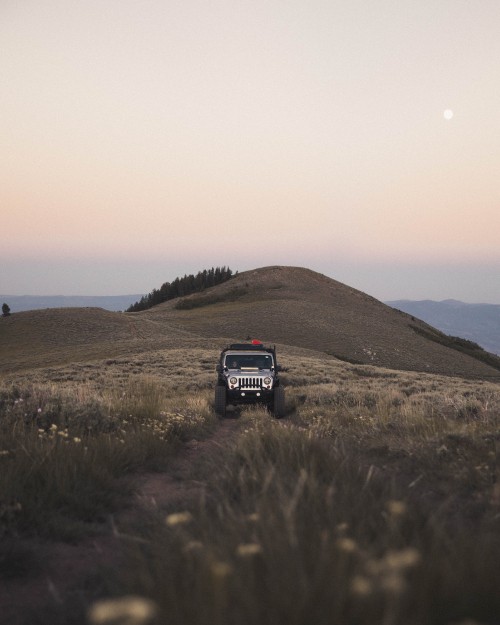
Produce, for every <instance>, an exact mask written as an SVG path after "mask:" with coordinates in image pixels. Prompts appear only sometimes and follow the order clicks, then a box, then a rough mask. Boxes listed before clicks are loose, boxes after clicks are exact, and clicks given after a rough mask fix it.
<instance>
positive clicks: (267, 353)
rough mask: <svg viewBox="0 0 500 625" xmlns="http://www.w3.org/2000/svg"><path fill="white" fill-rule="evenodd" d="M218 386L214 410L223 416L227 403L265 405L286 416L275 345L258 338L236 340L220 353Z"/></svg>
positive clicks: (278, 416)
mask: <svg viewBox="0 0 500 625" xmlns="http://www.w3.org/2000/svg"><path fill="white" fill-rule="evenodd" d="M216 370H217V386H216V387H215V412H216V413H217V414H218V415H220V416H221V417H224V416H225V415H226V406H227V405H228V404H233V405H237V404H257V403H259V404H264V405H266V406H267V407H268V408H269V409H270V410H271V411H272V412H273V414H274V416H275V417H277V418H280V417H283V416H284V415H285V389H284V388H283V386H282V385H281V380H280V378H279V372H280V371H281V370H282V369H281V367H280V366H279V365H278V362H277V360H276V347H275V346H273V347H265V346H264V345H262V343H260V342H259V341H253V342H252V343H233V344H232V345H228V346H227V347H226V348H224V349H223V350H222V352H221V354H220V358H219V364H218V365H217V367H216Z"/></svg>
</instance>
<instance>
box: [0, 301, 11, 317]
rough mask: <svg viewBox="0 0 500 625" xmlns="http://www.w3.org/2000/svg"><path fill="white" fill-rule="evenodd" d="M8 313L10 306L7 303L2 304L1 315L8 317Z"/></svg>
mask: <svg viewBox="0 0 500 625" xmlns="http://www.w3.org/2000/svg"><path fill="white" fill-rule="evenodd" d="M9 315H10V306H9V305H8V304H2V316H3V317H8V316H9Z"/></svg>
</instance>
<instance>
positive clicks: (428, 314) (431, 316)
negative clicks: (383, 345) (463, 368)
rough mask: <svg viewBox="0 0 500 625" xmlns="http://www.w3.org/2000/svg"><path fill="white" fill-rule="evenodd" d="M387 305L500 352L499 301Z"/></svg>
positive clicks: (404, 302) (405, 301)
mask: <svg viewBox="0 0 500 625" xmlns="http://www.w3.org/2000/svg"><path fill="white" fill-rule="evenodd" d="M386 304H387V305H388V306H392V307H393V308H397V309H398V310H402V311H403V312H406V313H408V314H409V315H414V316H415V317H418V318H419V319H422V320H423V321H425V322H426V323H429V324H430V325H432V326H434V327H435V328H438V329H439V330H441V331H442V332H445V333H446V334H450V335H452V336H461V337H463V338H464V339H468V340H469V341H475V342H476V343H479V345H481V347H483V348H484V349H486V350H487V351H489V352H492V353H493V354H498V355H500V304H466V303H465V302H459V301H457V300H453V299H448V300H444V301H442V302H436V301H433V300H421V301H412V300H396V301H392V302H386Z"/></svg>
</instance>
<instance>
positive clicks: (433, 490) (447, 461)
mask: <svg viewBox="0 0 500 625" xmlns="http://www.w3.org/2000/svg"><path fill="white" fill-rule="evenodd" d="M273 271H274V270H273ZM276 275H277V274H276ZM242 276H244V274H242ZM270 276H275V273H273V272H271V273H269V272H266V275H265V276H264V278H265V280H264V284H268V283H269V279H270ZM258 277H259V276H258ZM273 279H274V278H273ZM245 280H248V276H247V277H246V278H245ZM231 282H232V281H230V282H229V283H227V285H222V286H227V288H233V287H234V285H233V286H231ZM308 284H309V286H308V287H307V288H308V289H309V291H308V293H309V295H310V297H311V298H312V301H313V300H314V297H316V295H315V293H317V289H316V287H315V283H312V286H311V283H308ZM240 286H241V285H240ZM330 286H331V285H330ZM258 288H259V289H260V290H261V291H264V290H265V289H263V285H262V283H258ZM283 288H284V287H280V288H278V287H277V286H276V287H275V288H271V287H269V290H268V291H267V295H265V297H269V298H270V299H269V300H268V301H269V302H271V303H273V302H274V303H273V306H276V308H273V309H271V308H268V309H267V310H268V316H265V315H264V312H265V310H266V306H265V298H264V300H263V301H262V302H260V304H259V303H258V302H257V301H256V299H255V298H256V296H255V294H254V295H251V294H250V293H248V292H247V293H246V294H245V295H241V294H240V295H238V297H246V298H248V300H247V304H248V305H249V306H250V308H247V309H245V310H247V312H248V311H252V310H253V311H255V310H256V308H252V307H253V306H262V311H263V317H262V319H261V325H260V327H259V328H258V329H259V330H260V332H259V335H258V336H259V338H267V337H268V336H269V335H267V336H266V335H264V334H263V333H262V330H265V331H266V332H269V324H271V327H273V328H276V331H277V334H279V332H281V334H279V336H280V337H284V336H285V334H286V331H287V326H286V324H284V323H283V324H282V326H283V327H280V329H279V331H278V323H277V322H276V321H275V320H273V319H274V317H273V314H271V312H269V311H270V310H274V311H277V310H283V311H286V310H287V309H289V310H291V311H292V313H291V317H292V321H291V323H290V326H289V327H288V332H289V334H288V336H287V340H282V341H281V342H278V345H277V349H278V354H279V356H280V362H281V364H282V365H283V366H284V367H285V368H286V371H285V373H284V374H283V381H284V383H285V385H286V389H287V400H286V407H287V410H286V412H287V414H286V417H285V418H284V419H280V420H276V419H274V418H273V417H272V416H271V415H270V414H269V413H267V412H266V411H265V410H263V409H261V408H258V407H250V408H242V409H238V410H236V409H232V410H229V411H228V416H227V418H226V419H224V420H219V419H218V418H217V417H216V415H215V413H214V411H213V403H212V402H213V385H214V382H215V371H214V369H215V364H216V361H217V357H218V353H219V350H220V348H221V347H223V346H224V345H225V344H226V343H227V342H228V340H229V339H225V338H220V337H218V336H217V334H216V330H217V329H218V328H219V329H220V328H221V327H222V326H218V325H217V324H218V323H219V322H218V321H217V319H218V318H219V316H220V313H221V311H222V312H224V314H227V318H228V326H227V327H226V328H225V332H224V333H223V335H222V336H227V335H228V334H229V336H231V334H230V332H229V331H230V330H231V331H233V330H234V328H235V326H234V325H232V324H234V323H236V322H235V321H234V319H236V317H234V319H233V318H232V317H231V315H229V312H230V311H231V310H235V309H233V308H232V307H234V306H236V305H237V304H238V302H237V301H229V300H224V299H223V297H222V295H221V294H220V293H219V295H218V297H220V298H222V299H221V300H219V301H218V302H216V303H213V302H212V304H209V305H207V306H199V305H195V306H194V307H192V308H184V309H178V308H175V302H172V303H168V304H164V305H161V306H160V307H157V308H158V309H151V310H149V311H145V312H143V313H137V314H133V315H118V314H117V315H114V314H113V313H109V315H111V316H109V317H108V313H105V312H104V311H95V310H92V309H89V310H85V311H84V312H81V311H79V310H76V309H74V310H72V311H69V312H68V313H66V312H65V313H63V312H61V311H56V312H53V311H42V312H43V313H44V315H43V316H42V317H40V316H37V315H35V313H34V312H33V313H22V314H19V316H18V315H13V316H12V317H11V318H8V319H7V320H5V319H3V320H0V321H2V324H1V325H2V330H1V333H0V334H1V340H2V345H5V346H8V350H9V351H7V352H5V351H2V370H1V372H0V581H1V584H0V623H1V624H2V625H4V624H5V625H7V624H9V625H28V624H29V625H32V624H33V625H37V624H38V625H41V624H43V625H45V624H50V625H63V624H64V625H66V624H69V625H84V624H90V625H103V624H107V625H111V624H114V625H117V624H120V625H130V624H131V623H133V624H144V625H145V624H151V623H156V624H159V625H180V624H181V623H182V624H183V625H184V624H191V623H192V624H194V625H212V624H220V625H230V624H231V625H232V624H235V623H237V624H240V623H241V624H243V625H247V624H248V625H257V624H258V625H285V624H286V625H290V624H291V625H310V624H311V623H314V624H318V625H327V624H328V625H345V624H355V625H373V624H380V625H403V624H404V625H428V624H430V625H459V624H460V625H473V624H476V625H492V624H494V623H499V622H500V617H499V615H500V598H499V597H500V593H498V580H499V579H500V485H499V480H498V476H499V466H500V465H499V460H500V458H499V452H500V447H499V445H500V443H499V441H500V434H499V426H500V386H499V384H498V380H496V379H495V371H496V370H495V369H494V368H491V367H488V366H487V365H486V364H484V363H479V362H478V361H475V360H474V359H473V358H471V357H470V356H467V355H465V354H463V353H459V352H456V350H452V349H449V348H447V347H444V346H442V345H438V344H437V343H435V342H430V341H427V340H426V339H425V338H423V337H422V336H420V335H418V334H416V333H415V332H413V331H411V334H409V335H408V336H411V337H413V335H414V336H415V337H417V339H418V341H420V340H421V341H423V342H424V345H425V344H426V343H431V345H432V346H436V349H437V348H439V349H440V350H441V351H439V354H438V355H437V356H436V359H435V360H432V359H431V356H432V353H433V352H432V350H430V351H427V352H425V357H426V358H429V359H430V360H429V362H432V363H433V366H434V367H435V368H436V369H439V366H441V365H439V363H440V362H441V363H445V364H446V359H445V355H446V354H448V353H450V354H451V355H452V356H454V354H455V353H456V354H457V359H455V360H453V358H452V357H451V356H450V358H451V361H452V364H451V365H450V366H449V367H448V368H447V367H445V366H444V365H442V366H443V369H444V371H443V373H439V372H433V373H429V372H426V371H420V370H418V369H419V368H420V366H415V367H414V368H415V369H416V370H413V371H412V370H407V367H406V366H402V367H401V368H400V369H398V368H390V367H389V366H387V365H386V366H384V367H382V366H375V365H374V364H373V363H372V361H371V360H370V362H365V363H354V362H346V361H345V360H340V359H338V358H336V357H335V356H333V355H331V354H328V353H326V351H325V349H321V348H318V345H316V348H315V349H312V348H311V346H309V348H308V347H307V346H306V345H305V343H306V342H307V341H306V339H307V340H309V339H308V338H307V337H312V338H314V337H316V339H318V338H319V337H320V336H321V334H322V332H323V331H324V332H326V331H327V330H328V331H329V332H330V335H329V336H333V330H332V329H331V327H330V326H328V325H325V326H324V327H323V328H322V329H321V330H314V329H313V330H311V329H310V328H309V329H308V325H307V317H306V316H304V318H303V319H302V324H303V332H302V333H301V329H300V327H299V325H297V324H298V319H299V317H294V315H296V314H299V313H298V312H297V311H300V310H302V309H301V308H300V306H297V307H295V308H294V307H293V306H292V304H290V300H289V295H287V296H286V297H285V298H284V299H283V300H282V304H281V307H282V308H279V309H278V308H277V306H278V304H277V303H276V302H277V301H278V300H277V299H276V296H275V294H272V293H271V291H274V292H278V291H281V292H282V293H284V291H283ZM332 288H333V287H332ZM335 288H337V287H335ZM339 288H340V287H339ZM344 288H347V287H344ZM344 288H342V289H340V290H341V291H342V293H344ZM351 295H352V297H355V298H360V299H361V300H362V301H363V302H365V304H363V306H365V305H366V306H367V307H371V306H373V307H374V308H370V310H372V311H373V310H375V309H376V304H375V303H370V302H369V301H368V300H371V298H368V299H366V300H365V298H367V296H363V295H362V294H361V295H357V293H356V292H354V293H351ZM197 297H200V296H197ZM252 297H253V298H254V299H255V301H254V302H253V303H252V302H251V301H250V300H251V298H252ZM263 297H264V296H263ZM322 297H323V299H322V301H323V304H322V305H324V306H326V304H325V298H324V296H322ZM332 297H333V296H332ZM339 297H340V296H339ZM349 297H350V296H349ZM278 299H279V298H278ZM345 301H348V300H345ZM349 301H351V300H349ZM240 304H241V302H240ZM240 304H239V305H240ZM299 304H300V302H299ZM317 304H318V307H320V304H321V303H320V302H318V303H317ZM346 306H347V304H346ZM313 308H314V309H316V305H315V306H312V305H311V306H310V307H309V310H311V309H313ZM320 308H321V307H320ZM242 310H244V308H240V311H242ZM321 310H322V309H321ZM360 310H361V309H358V308H356V309H354V310H353V311H351V313H350V314H351V315H354V316H355V315H356V314H357V313H358V312H359V311H360ZM217 311H218V312H217ZM202 312H203V314H202ZM242 314H243V313H242ZM244 314H247V313H244ZM280 314H281V313H280ZM283 314H284V312H283ZM300 314H301V315H302V314H303V315H305V314H306V312H305V309H304V310H303V312H301V313H300ZM360 314H361V313H360ZM384 314H386V313H385V312H384ZM387 314H388V313H387ZM21 315H24V316H21ZM394 315H395V316H396V317H395V318H397V319H399V317H400V315H398V313H394ZM348 316H349V315H348V312H347V311H346V312H345V316H344V319H347V318H348ZM309 318H310V319H311V324H312V326H314V324H316V323H319V320H318V319H319V317H315V316H314V315H310V317H309ZM340 318H341V315H340V313H339V316H338V319H340ZM395 318H394V317H389V322H388V323H389V326H390V328H391V331H392V332H393V333H394V336H393V345H400V346H401V345H402V343H398V340H399V339H398V338H397V332H399V330H398V327H399V326H398V325H397V323H399V321H398V322H397V323H396V321H394V319H395ZM231 319H233V321H231ZM249 319H250V316H249V317H248V318H247V321H249ZM279 319H281V317H279ZM382 319H383V316H380V317H379V318H378V323H380V324H381V329H380V332H379V333H378V335H374V336H373V340H374V341H375V340H377V341H378V340H380V341H382V338H380V337H385V338H383V341H388V338H387V337H388V336H389V332H388V331H387V330H386V329H384V328H383V327H382V326H383V325H384V324H383V323H382ZM401 319H402V320H403V321H404V323H407V322H408V321H407V318H406V316H401ZM210 320H212V321H213V323H214V324H215V329H213V328H212V326H211V325H210V323H211V321H210ZM4 321H8V322H9V324H10V325H7V324H4V323H3V322H4ZM108 321H109V323H108ZM209 322H210V323H209ZM339 323H340V322H339ZM356 323H358V322H356ZM401 323H402V322H401ZM412 323H414V322H413V321H412ZM16 324H17V325H16ZM36 324H41V325H38V327H35V325H36ZM272 324H275V325H272ZM343 327H344V331H345V332H346V336H347V327H348V326H347V325H345V326H343ZM328 328H330V329H328ZM226 332H227V333H226ZM308 332H309V333H310V334H308ZM212 335H213V336H212ZM233 336H234V338H235V339H241V338H242V334H241V332H235V334H234V335H233ZM363 336H364V335H363ZM6 337H7V338H6ZM304 337H305V338H304ZM328 340H330V339H328ZM332 340H333V339H332ZM356 340H358V339H357V338H356ZM31 341H32V342H33V343H32V347H33V349H32V359H31V360H30V352H29V345H30V343H31ZM418 341H417V343H416V344H415V345H413V346H411V345H410V347H409V348H408V349H410V348H411V349H412V350H417V347H418V345H420V344H421V343H420V342H418ZM354 343H355V341H354V339H353V342H352V344H354ZM346 344H347V343H346ZM365 344H366V343H365ZM388 346H389V343H387V345H386V347H383V349H386V348H387V349H388ZM319 347H323V348H324V347H325V346H324V345H323V346H319ZM433 348H434V347H433ZM398 349H399V347H398ZM382 351H383V350H382ZM384 353H385V352H384ZM405 353H406V352H405ZM412 353H413V352H412ZM436 354H437V352H436ZM440 359H442V360H440ZM461 359H462V360H461ZM352 360H355V359H354V358H352ZM405 362H406V363H407V364H408V363H409V362H410V361H409V360H408V361H405ZM460 363H462V364H460ZM463 363H467V365H465V364H463ZM476 363H477V365H476ZM379 365H380V363H379ZM459 366H460V367H462V369H460V373H461V374H462V375H460V376H458V375H455V376H454V375H451V373H452V369H453V367H459ZM483 367H484V369H483ZM467 368H469V369H467ZM450 369H451V370H450ZM467 370H470V371H471V375H470V376H467V375H465V374H466V371H467ZM481 371H482V372H483V373H484V376H483V378H481V376H480V373H481Z"/></svg>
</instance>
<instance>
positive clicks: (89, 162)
mask: <svg viewBox="0 0 500 625" xmlns="http://www.w3.org/2000/svg"><path fill="white" fill-rule="evenodd" d="M499 32H500V2H498V0H467V1H465V0H433V1H430V0H419V1H418V0H412V1H408V0H380V1H375V0H373V1H370V0H363V1H361V0H349V1H348V0H344V1H341V2H340V1H339V2H336V1H335V0H309V1H308V2H306V1H305V0H302V1H299V0H252V1H248V2H247V1H238V0H214V1H208V0H205V1H202V0H194V1H191V0H161V1H160V0H141V1H139V0H79V1H76V0H24V1H23V2H19V1H18V0H0V141H1V146H2V149H1V152H0V210H1V237H0V271H1V275H0V293H10V294H117V293H136V292H148V291H150V290H151V289H152V288H154V287H158V286H159V285H160V284H161V283H162V282H164V281H166V280H171V279H173V278H175V277H176V276H177V275H179V274H181V275H182V274H184V273H190V272H196V271H198V270H199V269H203V268H205V267H209V266H212V265H229V266H230V267H231V268H232V269H234V270H240V271H242V270H245V269H249V268H253V267H259V266H264V265H273V264H288V265H301V266H307V267H310V268H311V269H315V270H317V271H321V272H323V273H326V274H327V275H329V276H331V277H333V278H335V279H338V280H341V281H342V282H346V283H347V284H350V285H351V286H354V287H356V288H360V289H361V290H363V291H366V292H367V293H370V294H371V295H374V296H375V297H378V298H379V299H397V298H409V299H423V298H426V297H428V298H432V299H444V298H448V297H454V298H456V299H462V300H464V301H484V302H491V303H500V245H499V243H500V182H499V180H500V37H499V36H498V33H499ZM445 109H452V110H453V112H454V116H453V118H452V119H450V120H446V119H445V118H444V116H443V112H444V110H445Z"/></svg>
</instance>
